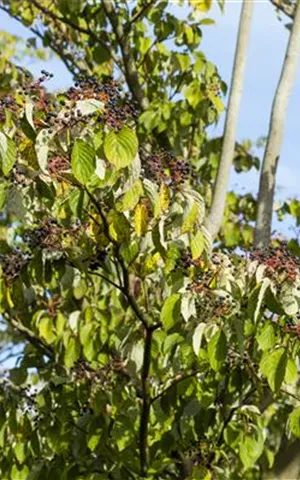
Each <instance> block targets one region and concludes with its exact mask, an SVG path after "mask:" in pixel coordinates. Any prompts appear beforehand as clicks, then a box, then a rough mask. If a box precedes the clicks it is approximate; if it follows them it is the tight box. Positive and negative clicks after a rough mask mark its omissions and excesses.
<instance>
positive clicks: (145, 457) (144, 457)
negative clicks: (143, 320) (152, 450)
mask: <svg viewBox="0 0 300 480" xmlns="http://www.w3.org/2000/svg"><path fill="white" fill-rule="evenodd" d="M152 335H153V331H152V330H150V329H147V330H146V332H145V345H144V358H143V367H142V399H143V403H142V412H141V420H140V435H139V444H140V445H139V446H140V465H141V476H142V477H144V478H146V477H147V470H148V464H149V451H148V428H149V415H150V407H151V398H150V386H149V378H148V377H149V370H150V363H151V345H152Z"/></svg>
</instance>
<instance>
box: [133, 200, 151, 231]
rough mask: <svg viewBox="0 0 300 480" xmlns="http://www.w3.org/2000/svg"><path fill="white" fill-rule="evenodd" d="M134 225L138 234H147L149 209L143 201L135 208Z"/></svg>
mask: <svg viewBox="0 0 300 480" xmlns="http://www.w3.org/2000/svg"><path fill="white" fill-rule="evenodd" d="M134 227H135V231H136V234H137V235H138V236H139V237H141V236H142V235H145V233H146V232H147V229H148V210H147V207H146V205H144V204H143V203H141V204H139V205H138V206H137V207H136V209H135V215H134Z"/></svg>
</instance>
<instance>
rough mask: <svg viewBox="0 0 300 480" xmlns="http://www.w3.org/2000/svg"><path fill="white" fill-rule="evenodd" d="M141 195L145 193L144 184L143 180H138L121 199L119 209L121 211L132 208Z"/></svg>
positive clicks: (118, 204)
mask: <svg viewBox="0 0 300 480" xmlns="http://www.w3.org/2000/svg"><path fill="white" fill-rule="evenodd" d="M141 195H143V185H142V182H141V180H137V181H136V182H135V184H134V185H132V187H131V188H130V189H129V190H127V192H126V193H125V194H124V195H123V197H122V198H121V200H119V201H118V203H117V208H118V210H120V211H121V212H124V211H126V210H132V209H133V208H134V207H135V206H136V205H137V203H138V201H139V199H140V198H141Z"/></svg>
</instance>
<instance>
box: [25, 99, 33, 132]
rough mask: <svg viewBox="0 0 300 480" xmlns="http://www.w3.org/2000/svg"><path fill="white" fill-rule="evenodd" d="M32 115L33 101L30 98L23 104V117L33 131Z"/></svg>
mask: <svg viewBox="0 0 300 480" xmlns="http://www.w3.org/2000/svg"><path fill="white" fill-rule="evenodd" d="M32 115H33V102H32V101H31V100H27V102H26V104H25V117H26V120H27V122H28V124H29V125H30V127H31V128H32V130H33V131H35V126H34V123H33V118H32Z"/></svg>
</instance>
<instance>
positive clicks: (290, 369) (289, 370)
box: [284, 358, 298, 385]
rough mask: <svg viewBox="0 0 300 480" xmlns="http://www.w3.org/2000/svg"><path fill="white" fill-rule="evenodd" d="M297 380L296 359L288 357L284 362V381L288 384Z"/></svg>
mask: <svg viewBox="0 0 300 480" xmlns="http://www.w3.org/2000/svg"><path fill="white" fill-rule="evenodd" d="M297 380H298V368H297V361H296V360H295V359H294V358H288V361H287V364H286V371H285V376H284V382H285V383H286V384H288V385H291V384H293V383H295V382H296V381H297Z"/></svg>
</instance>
